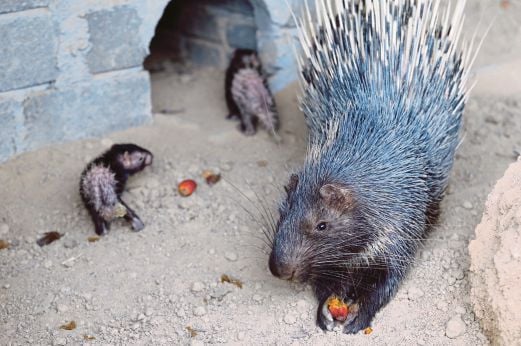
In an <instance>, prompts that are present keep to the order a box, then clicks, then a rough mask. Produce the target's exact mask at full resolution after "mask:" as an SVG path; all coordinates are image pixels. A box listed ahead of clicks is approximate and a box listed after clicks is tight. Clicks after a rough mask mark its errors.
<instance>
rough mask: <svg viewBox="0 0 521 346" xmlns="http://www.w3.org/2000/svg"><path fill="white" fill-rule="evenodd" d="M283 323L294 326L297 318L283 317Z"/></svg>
mask: <svg viewBox="0 0 521 346" xmlns="http://www.w3.org/2000/svg"><path fill="white" fill-rule="evenodd" d="M284 322H285V323H286V324H295V322H297V318H296V317H295V315H293V314H287V315H286V316H284Z"/></svg>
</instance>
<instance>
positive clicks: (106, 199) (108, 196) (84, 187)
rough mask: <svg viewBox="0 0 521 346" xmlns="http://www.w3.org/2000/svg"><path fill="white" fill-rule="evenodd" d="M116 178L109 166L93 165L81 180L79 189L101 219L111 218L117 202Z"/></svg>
mask: <svg viewBox="0 0 521 346" xmlns="http://www.w3.org/2000/svg"><path fill="white" fill-rule="evenodd" d="M116 183H117V182H116V178H115V174H114V172H112V171H111V170H110V168H109V167H106V166H103V165H93V166H92V167H91V168H90V169H89V170H87V171H86V172H85V175H84V177H83V179H82V180H81V191H82V192H83V195H85V197H87V201H88V203H89V204H90V205H91V206H92V208H93V209H94V210H95V211H96V212H98V213H99V214H100V215H101V216H102V217H103V219H105V220H111V219H112V218H113V215H114V209H115V207H116V204H117V203H118V195H117V194H116Z"/></svg>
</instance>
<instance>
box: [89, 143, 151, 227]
mask: <svg viewBox="0 0 521 346" xmlns="http://www.w3.org/2000/svg"><path fill="white" fill-rule="evenodd" d="M152 160H153V155H152V153H151V152H150V151H148V150H146V149H144V148H141V147H139V146H137V145H135V144H114V145H113V146H112V147H111V148H110V149H109V150H108V151H106V152H105V153H103V154H102V155H101V156H99V157H98V158H96V159H94V160H93V161H91V162H90V163H89V164H88V165H87V167H86V168H85V170H84V171H83V173H82V174H81V178H80V194H81V198H82V200H83V203H84V204H85V207H86V208H87V210H88V211H89V213H90V216H91V218H92V222H94V227H95V231H96V234H98V235H104V234H106V233H107V232H108V230H109V229H110V222H111V221H112V220H114V219H116V218H118V217H124V218H125V220H127V221H129V222H130V223H131V224H132V228H133V229H134V231H141V230H142V229H143V228H144V227H145V225H144V224H143V222H142V221H141V219H140V218H139V216H137V214H136V213H135V212H134V211H133V210H132V209H131V208H130V207H129V206H128V205H127V204H126V203H125V202H124V201H123V200H122V199H121V194H122V193H123V190H124V189H125V184H126V183H127V179H128V177H129V176H131V175H133V174H135V173H137V172H140V171H142V170H143V169H144V168H145V167H146V166H150V165H151V164H152Z"/></svg>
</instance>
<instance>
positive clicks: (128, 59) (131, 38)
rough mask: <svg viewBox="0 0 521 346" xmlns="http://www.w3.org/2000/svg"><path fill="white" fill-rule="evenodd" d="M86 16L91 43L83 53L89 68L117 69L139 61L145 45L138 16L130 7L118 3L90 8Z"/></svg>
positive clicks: (101, 70)
mask: <svg viewBox="0 0 521 346" xmlns="http://www.w3.org/2000/svg"><path fill="white" fill-rule="evenodd" d="M86 18H87V22H88V27H89V34H90V38H89V41H90V44H91V49H90V50H89V52H88V53H87V65H88V66H89V70H90V72H92V73H100V72H107V71H112V70H119V69H124V68H129V67H134V66H139V65H141V64H142V63H143V60H144V58H145V55H146V46H145V43H144V42H142V41H141V37H140V34H139V29H140V26H141V18H140V17H139V15H138V13H137V11H136V10H135V9H134V8H131V7H129V6H118V7H114V8H113V9H112V10H101V11H95V12H90V13H88V14H87V15H86ZM147 44H148V42H147Z"/></svg>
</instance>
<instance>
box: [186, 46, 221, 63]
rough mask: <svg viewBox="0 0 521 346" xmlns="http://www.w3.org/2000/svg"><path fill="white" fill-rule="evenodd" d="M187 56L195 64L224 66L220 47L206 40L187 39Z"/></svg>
mask: <svg viewBox="0 0 521 346" xmlns="http://www.w3.org/2000/svg"><path fill="white" fill-rule="evenodd" d="M186 49H187V53H188V55H189V56H188V58H189V59H190V60H191V61H192V62H193V63H194V64H196V65H202V66H214V67H224V66H225V64H224V60H223V54H222V47H221V46H220V45H213V44H211V43H208V42H200V41H196V40H187V41H186Z"/></svg>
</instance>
